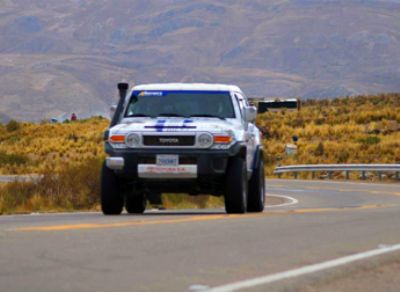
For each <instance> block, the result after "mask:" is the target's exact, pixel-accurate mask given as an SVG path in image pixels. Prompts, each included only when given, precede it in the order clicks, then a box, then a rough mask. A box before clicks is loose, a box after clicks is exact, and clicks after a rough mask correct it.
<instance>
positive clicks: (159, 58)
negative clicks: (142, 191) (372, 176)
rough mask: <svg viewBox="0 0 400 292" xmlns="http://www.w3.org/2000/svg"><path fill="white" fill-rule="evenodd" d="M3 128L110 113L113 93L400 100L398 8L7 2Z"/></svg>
mask: <svg viewBox="0 0 400 292" xmlns="http://www.w3.org/2000/svg"><path fill="white" fill-rule="evenodd" d="M0 16H1V17H0V117H1V118H2V119H3V120H7V119H9V117H12V118H16V119H18V120H41V119H44V118H49V117H52V116H59V115H62V114H64V113H71V112H73V111H75V112H77V113H78V115H79V116H89V115H97V114H105V113H107V108H108V105H109V104H110V103H112V102H113V99H114V98H115V96H116V95H117V93H116V90H115V83H116V82H117V81H120V80H123V79H125V80H128V81H131V82H132V83H146V82H167V81H183V82H190V81H199V82H226V83H235V84H238V85H239V86H240V87H242V89H243V90H244V91H245V92H246V93H247V94H248V95H249V96H301V97H314V98H322V97H335V96H345V95H355V94H360V93H377V92H399V91H400V70H399V68H400V50H399V49H398V48H399V47H400V1H398V0H352V1H344V0H338V1H329V0H323V1H321V0H319V1H317V0H292V1H284V0H273V1H263V0H256V1H251V2H249V1H238V0H235V1H226V0H225V1H223V0H220V1H211V0H201V1H193V0H191V1H189V0H183V1H178V0H165V1H147V0H146V1H145V0H136V1H128V0H120V1H118V2H114V1H106V0H97V1H82V0H74V1H56V0H49V1H27V0H0Z"/></svg>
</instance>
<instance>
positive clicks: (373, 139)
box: [357, 136, 381, 145]
mask: <svg viewBox="0 0 400 292" xmlns="http://www.w3.org/2000/svg"><path fill="white" fill-rule="evenodd" d="M357 142H358V143H361V144H364V145H375V144H378V143H379V142H381V139H380V138H379V137H377V136H368V137H366V138H360V139H358V140H357Z"/></svg>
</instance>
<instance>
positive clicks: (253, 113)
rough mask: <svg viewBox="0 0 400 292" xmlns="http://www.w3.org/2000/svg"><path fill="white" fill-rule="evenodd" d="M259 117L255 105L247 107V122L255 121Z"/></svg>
mask: <svg viewBox="0 0 400 292" xmlns="http://www.w3.org/2000/svg"><path fill="white" fill-rule="evenodd" d="M256 117H257V108H256V107H255V106H249V107H246V108H245V118H246V122H248V123H251V122H254V121H255V119H256Z"/></svg>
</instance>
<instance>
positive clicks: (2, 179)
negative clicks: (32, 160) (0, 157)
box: [0, 174, 43, 183]
mask: <svg viewBox="0 0 400 292" xmlns="http://www.w3.org/2000/svg"><path fill="white" fill-rule="evenodd" d="M42 177H43V175H40V174H15V175H0V183H11V182H37V181H39V180H40V179H41V178H42Z"/></svg>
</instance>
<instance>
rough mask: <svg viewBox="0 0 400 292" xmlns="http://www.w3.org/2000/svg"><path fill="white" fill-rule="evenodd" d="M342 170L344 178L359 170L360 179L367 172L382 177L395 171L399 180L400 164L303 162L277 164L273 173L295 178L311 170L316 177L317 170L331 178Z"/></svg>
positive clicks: (365, 176) (364, 176) (364, 177)
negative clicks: (301, 163)
mask: <svg viewBox="0 0 400 292" xmlns="http://www.w3.org/2000/svg"><path fill="white" fill-rule="evenodd" d="M337 171H344V172H345V176H346V179H349V178H350V172H352V171H359V172H360V173H361V179H366V178H367V175H366V174H367V172H372V171H373V172H377V173H378V176H379V179H380V180H382V179H383V173H384V172H392V173H395V176H396V179H397V180H400V164H303V165H287V166H278V167H276V168H275V170H274V174H277V175H278V176H279V177H280V176H281V174H282V173H287V172H289V173H293V176H294V177H295V178H297V177H298V173H299V172H312V177H313V178H315V177H316V173H317V172H327V173H328V178H330V179H331V178H333V173H334V172H337Z"/></svg>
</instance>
